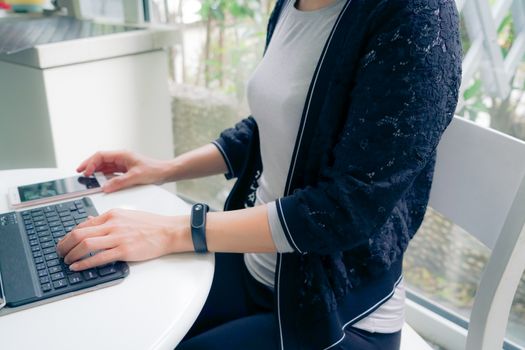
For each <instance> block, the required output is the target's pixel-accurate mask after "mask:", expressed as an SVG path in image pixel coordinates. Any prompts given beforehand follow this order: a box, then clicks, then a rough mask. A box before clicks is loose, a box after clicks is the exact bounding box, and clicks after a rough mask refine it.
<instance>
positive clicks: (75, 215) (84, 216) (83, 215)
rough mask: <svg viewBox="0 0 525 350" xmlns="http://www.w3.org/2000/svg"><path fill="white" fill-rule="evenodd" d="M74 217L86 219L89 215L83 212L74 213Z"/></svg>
mask: <svg viewBox="0 0 525 350" xmlns="http://www.w3.org/2000/svg"><path fill="white" fill-rule="evenodd" d="M73 218H74V219H75V220H79V219H85V218H87V215H86V214H81V213H73Z"/></svg>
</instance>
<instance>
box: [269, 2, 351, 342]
mask: <svg viewBox="0 0 525 350" xmlns="http://www.w3.org/2000/svg"><path fill="white" fill-rule="evenodd" d="M351 2H352V0H348V1H347V3H346V4H345V7H344V8H343V10H342V11H341V14H340V15H339V18H337V22H336V23H335V25H334V29H333V30H332V33H331V34H330V38H328V42H327V44H326V50H325V51H324V52H323V57H322V58H321V62H320V63H319V67H321V66H322V65H323V62H324V58H325V57H326V52H327V51H328V47H329V46H330V43H331V42H332V38H333V37H334V34H335V32H336V30H337V26H338V25H339V22H341V18H343V15H344V13H345V12H346V10H348V6H349V5H350V3H351ZM319 71H320V69H319V70H318V71H317V74H316V75H315V79H314V82H313V85H314V87H313V88H312V93H311V94H310V98H309V99H308V106H307V109H306V116H305V119H304V123H303V125H302V128H301V134H300V137H299V143H298V144H297V145H298V146H299V147H300V146H301V141H302V138H303V133H304V125H305V124H306V119H307V118H308V111H309V110H310V104H311V102H312V96H313V93H314V90H315V85H316V83H317V78H318V77H319ZM298 154H299V148H298V149H297V152H296V154H295V157H294V161H293V164H292V171H291V173H290V175H291V176H290V178H289V179H288V183H287V187H288V185H289V184H290V183H291V181H292V177H293V173H294V172H295V164H296V162H297V155H298ZM283 217H284V216H283ZM290 237H291V236H290ZM281 264H282V257H281V258H280V259H279V271H278V274H279V275H278V276H279V277H278V278H277V319H278V320H279V334H280V336H281V350H284V342H283V328H282V325H281V303H280V295H281V293H280V291H281V288H280V282H281ZM341 340H342V339H341Z"/></svg>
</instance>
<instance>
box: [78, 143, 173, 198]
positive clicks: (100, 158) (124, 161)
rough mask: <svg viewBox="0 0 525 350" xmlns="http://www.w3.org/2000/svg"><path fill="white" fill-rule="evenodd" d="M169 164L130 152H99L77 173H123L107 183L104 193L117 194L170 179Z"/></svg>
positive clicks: (85, 162)
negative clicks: (138, 186)
mask: <svg viewBox="0 0 525 350" xmlns="http://www.w3.org/2000/svg"><path fill="white" fill-rule="evenodd" d="M168 168H169V166H168V162H167V161H160V160H157V159H153V158H147V157H144V156H142V155H139V154H137V153H133V152H128V151H107V152H97V153H95V154H94V155H92V156H91V157H89V158H88V159H86V160H85V161H83V162H82V164H80V165H79V167H78V168H77V172H79V173H80V172H83V173H84V175H85V176H91V175H92V174H93V173H94V172H103V173H105V174H108V173H115V172H119V173H123V174H122V175H120V176H116V177H114V178H112V179H111V180H109V181H108V182H106V184H105V185H104V187H103V190H104V192H107V193H109V192H115V191H118V190H121V189H124V188H127V187H131V186H134V185H145V184H152V183H162V182H164V181H165V180H166V178H167V177H168V175H167V172H168Z"/></svg>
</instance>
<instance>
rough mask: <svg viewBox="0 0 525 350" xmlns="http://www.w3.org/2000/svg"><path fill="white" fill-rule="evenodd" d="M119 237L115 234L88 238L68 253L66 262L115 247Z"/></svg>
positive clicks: (72, 261)
mask: <svg viewBox="0 0 525 350" xmlns="http://www.w3.org/2000/svg"><path fill="white" fill-rule="evenodd" d="M118 239H119V238H118V237H115V236H102V237H89V238H86V239H85V240H83V241H82V242H80V243H79V244H77V245H76V246H75V247H74V248H73V249H71V250H70V251H69V253H67V255H66V256H65V257H64V262H65V263H66V264H71V263H74V262H76V261H78V260H80V259H82V258H83V257H85V256H87V255H89V253H91V252H96V251H98V250H106V249H110V248H115V247H116V246H117V245H118Z"/></svg>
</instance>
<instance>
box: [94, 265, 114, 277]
mask: <svg viewBox="0 0 525 350" xmlns="http://www.w3.org/2000/svg"><path fill="white" fill-rule="evenodd" d="M115 272H117V269H115V265H113V264H109V265H105V266H100V267H99V268H98V274H99V275H100V276H107V275H111V274H113V273H115Z"/></svg>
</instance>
